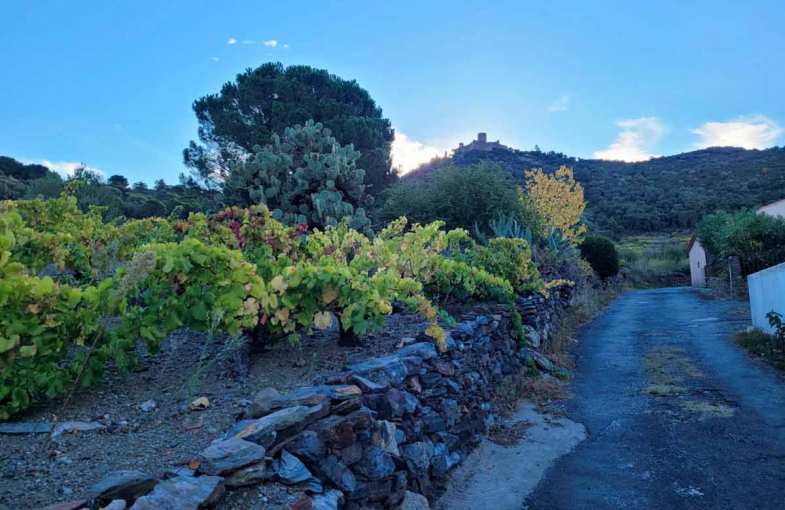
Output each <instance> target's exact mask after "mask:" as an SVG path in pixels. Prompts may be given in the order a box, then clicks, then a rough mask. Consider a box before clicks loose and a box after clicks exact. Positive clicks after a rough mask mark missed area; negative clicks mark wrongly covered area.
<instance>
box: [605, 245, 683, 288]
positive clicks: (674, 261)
mask: <svg viewBox="0 0 785 510" xmlns="http://www.w3.org/2000/svg"><path fill="white" fill-rule="evenodd" d="M688 243H689V237H687V236H686V235H678V234H677V235H667V234H661V235H653V236H631V237H625V238H623V239H621V240H620V241H619V242H618V245H617V246H618V250H619V258H620V259H621V266H622V272H623V274H624V275H625V276H626V277H627V280H628V282H629V283H630V285H632V286H633V287H639V288H648V287H662V286H672V285H686V284H687V283H688V282H689V274H690V261H689V256H688V254H687V244H688Z"/></svg>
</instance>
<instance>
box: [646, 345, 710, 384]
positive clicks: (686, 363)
mask: <svg viewBox="0 0 785 510" xmlns="http://www.w3.org/2000/svg"><path fill="white" fill-rule="evenodd" d="M643 363H644V366H645V367H646V375H647V376H648V378H649V381H651V383H652V384H653V385H654V386H674V387H675V386H677V383H680V382H682V381H684V380H685V379H686V378H688V377H689V378H701V377H703V372H701V371H700V370H699V369H698V368H697V367H696V366H695V365H693V364H692V362H690V360H689V359H688V358H687V354H686V353H685V352H684V349H682V348H680V347H675V346H672V345H662V346H658V347H655V348H653V349H651V350H650V351H649V352H648V353H646V356H644V360H643Z"/></svg>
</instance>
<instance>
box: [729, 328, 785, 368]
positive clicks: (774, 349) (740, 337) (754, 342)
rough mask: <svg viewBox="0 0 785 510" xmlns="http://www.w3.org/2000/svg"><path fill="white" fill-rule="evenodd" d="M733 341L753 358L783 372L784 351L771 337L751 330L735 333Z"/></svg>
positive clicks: (784, 366) (784, 365)
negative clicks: (752, 355)
mask: <svg viewBox="0 0 785 510" xmlns="http://www.w3.org/2000/svg"><path fill="white" fill-rule="evenodd" d="M735 340H736V343H737V344H739V345H740V346H741V347H743V348H745V349H746V350H748V351H749V352H751V353H752V354H754V355H755V356H758V357H759V358H761V359H763V360H765V361H766V362H767V363H770V364H772V365H773V366H775V367H776V368H778V369H780V370H785V351H783V350H782V349H780V348H779V345H778V344H777V341H776V340H775V338H774V337H773V336H771V335H767V334H766V333H764V332H762V331H760V330H757V329H753V330H750V331H742V332H739V333H736V337H735Z"/></svg>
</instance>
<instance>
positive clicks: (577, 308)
mask: <svg viewBox="0 0 785 510" xmlns="http://www.w3.org/2000/svg"><path fill="white" fill-rule="evenodd" d="M623 290H624V289H623V287H622V285H621V284H620V283H618V282H608V283H606V284H604V285H600V284H597V285H591V284H589V283H587V284H586V285H581V286H579V289H578V291H577V293H576V294H575V296H574V297H573V300H572V304H571V306H570V307H569V308H568V309H567V310H566V312H565V314H564V315H562V316H561V317H560V318H559V319H557V320H556V321H555V323H554V325H553V332H552V334H551V338H550V340H549V342H548V343H547V346H546V351H547V354H548V357H550V358H551V359H553V360H554V361H555V362H556V363H558V364H559V365H561V366H563V367H566V368H573V367H574V365H575V363H574V360H573V358H572V356H571V355H570V351H571V349H572V346H573V345H574V344H575V343H577V340H576V339H575V334H576V331H577V330H578V328H579V327H580V326H582V325H583V324H585V323H587V322H589V321H590V320H592V319H594V318H595V317H597V316H598V315H600V314H601V313H602V312H603V311H605V309H606V308H607V307H608V305H609V304H610V303H611V302H612V301H613V300H614V299H616V298H617V297H618V296H619V294H621V292H622V291H623Z"/></svg>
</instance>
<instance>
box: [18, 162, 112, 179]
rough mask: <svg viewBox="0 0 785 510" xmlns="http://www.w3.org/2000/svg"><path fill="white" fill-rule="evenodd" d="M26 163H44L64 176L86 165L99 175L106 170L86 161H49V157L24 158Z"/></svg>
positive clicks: (70, 174) (72, 173) (68, 175)
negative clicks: (85, 162) (90, 164)
mask: <svg viewBox="0 0 785 510" xmlns="http://www.w3.org/2000/svg"><path fill="white" fill-rule="evenodd" d="M24 163H27V164H31V163H35V164H37V165H44V166H45V167H47V168H48V169H49V170H52V171H53V172H57V173H58V174H60V175H62V176H63V177H70V176H72V175H74V172H75V171H76V169H77V168H82V167H85V168H86V169H87V170H89V171H91V172H95V173H97V174H98V175H104V172H103V171H101V170H100V169H98V168H95V167H92V166H89V165H86V164H84V163H77V162H75V161H49V160H48V159H35V160H24Z"/></svg>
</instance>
